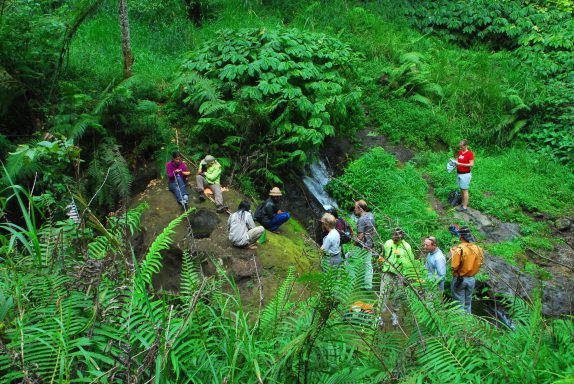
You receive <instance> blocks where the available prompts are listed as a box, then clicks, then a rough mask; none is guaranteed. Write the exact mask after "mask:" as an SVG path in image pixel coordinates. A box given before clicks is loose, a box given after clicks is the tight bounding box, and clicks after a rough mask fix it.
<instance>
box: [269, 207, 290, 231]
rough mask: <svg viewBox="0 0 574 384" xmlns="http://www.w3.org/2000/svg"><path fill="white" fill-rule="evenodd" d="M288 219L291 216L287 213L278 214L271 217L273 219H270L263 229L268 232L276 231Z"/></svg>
mask: <svg viewBox="0 0 574 384" xmlns="http://www.w3.org/2000/svg"><path fill="white" fill-rule="evenodd" d="M290 218H291V215H290V214H289V212H282V213H278V214H276V215H275V216H273V219H271V221H270V222H269V224H267V225H266V226H265V228H266V229H268V230H270V231H276V230H277V229H279V227H280V226H281V225H283V223H285V222H286V221H287V220H289V219H290Z"/></svg>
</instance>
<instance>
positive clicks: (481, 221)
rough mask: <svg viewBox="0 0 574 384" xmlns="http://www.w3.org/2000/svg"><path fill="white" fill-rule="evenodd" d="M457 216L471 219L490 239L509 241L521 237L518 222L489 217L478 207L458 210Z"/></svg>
mask: <svg viewBox="0 0 574 384" xmlns="http://www.w3.org/2000/svg"><path fill="white" fill-rule="evenodd" d="M455 217H458V218H460V219H463V220H465V221H469V222H471V223H472V224H474V225H475V226H476V229H477V230H478V231H479V232H481V233H482V234H483V235H485V236H486V239H487V240H488V241H492V242H501V241H509V240H513V239H516V238H517V237H520V225H519V224H516V223H503V222H501V221H500V220H498V219H496V218H494V217H489V216H487V215H485V214H484V213H482V212H480V211H477V210H476V209H472V208H468V211H467V212H456V213H455Z"/></svg>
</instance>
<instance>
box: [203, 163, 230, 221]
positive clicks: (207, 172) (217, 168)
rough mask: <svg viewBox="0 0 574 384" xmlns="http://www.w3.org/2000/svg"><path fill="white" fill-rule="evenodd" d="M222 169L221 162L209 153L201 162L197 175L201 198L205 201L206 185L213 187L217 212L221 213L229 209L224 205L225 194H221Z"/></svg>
mask: <svg viewBox="0 0 574 384" xmlns="http://www.w3.org/2000/svg"><path fill="white" fill-rule="evenodd" d="M221 171H222V169H221V164H219V162H218V161H217V160H215V157H213V156H211V155H207V156H205V158H204V159H203V160H201V162H200V163H199V168H198V169H197V176H195V182H196V186H197V192H198V193H199V200H200V201H205V192H204V190H205V188H206V187H209V189H211V191H212V192H213V197H214V199H215V207H216V209H217V212H220V213H221V212H225V210H226V209H227V207H226V206H225V205H223V195H222V194H221V184H220V178H221Z"/></svg>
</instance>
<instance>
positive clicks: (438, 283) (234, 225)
mask: <svg viewBox="0 0 574 384" xmlns="http://www.w3.org/2000/svg"><path fill="white" fill-rule="evenodd" d="M459 146H460V151H459V153H458V158H457V159H456V160H455V159H451V160H449V163H448V167H447V170H449V172H450V171H451V170H454V169H455V167H456V169H457V184H458V186H459V188H460V190H461V192H462V204H461V205H460V207H459V208H458V209H457V211H460V212H466V211H467V209H468V202H469V194H468V189H469V186H470V180H471V177H472V174H471V168H472V167H474V154H473V153H472V151H470V150H469V149H468V141H467V140H462V141H461V142H460V143H459ZM166 173H167V177H168V188H169V190H170V191H171V192H172V193H173V194H174V195H175V198H176V201H177V203H178V204H180V205H182V207H183V208H184V210H187V209H188V204H189V194H188V193H187V189H186V187H187V184H188V178H189V176H190V174H191V172H190V171H189V169H188V167H187V165H186V164H185V162H183V160H182V155H181V153H179V152H174V153H173V154H172V159H171V161H169V162H168V163H167V164H166ZM221 173H222V167H221V164H219V162H218V161H217V160H216V159H215V158H214V157H213V156H211V155H206V156H205V157H204V158H203V159H202V160H201V162H200V164H199V166H198V169H197V175H196V191H197V193H198V199H199V201H200V202H203V201H205V200H206V198H208V197H207V196H206V192H208V191H209V190H210V191H211V193H212V194H213V196H214V198H213V200H212V201H214V203H215V206H216V211H217V212H218V213H222V212H228V213H230V212H229V211H228V208H227V206H226V205H224V203H223V195H222V189H221V183H220V179H221ZM282 196H283V193H282V192H281V190H280V189H279V188H278V187H273V188H272V189H271V190H270V191H269V193H268V196H267V199H266V200H265V201H264V202H262V203H261V204H259V205H258V206H257V208H256V210H255V213H254V214H253V215H252V214H251V212H250V209H251V204H250V203H249V202H248V201H247V200H243V201H241V203H240V204H239V206H238V208H237V211H236V212H234V213H230V216H229V218H228V220H227V230H228V238H229V241H230V242H231V244H233V246H235V247H239V248H245V249H249V250H253V249H256V248H257V246H256V243H257V241H258V239H260V238H264V233H265V230H269V231H271V232H274V233H280V230H279V228H280V227H281V225H283V224H284V223H286V222H287V221H288V220H289V219H290V217H291V215H290V213H289V212H284V211H282V210H280V209H279V204H280V202H281V198H282ZM353 211H354V214H355V217H356V218H357V223H356V228H357V234H356V236H354V235H353V229H352V227H351V225H350V224H349V223H348V222H347V221H346V220H345V219H344V218H342V217H339V213H338V211H337V210H336V209H334V208H331V209H329V210H327V212H325V213H324V214H323V216H322V217H321V220H320V223H321V226H322V230H323V239H322V244H321V246H320V249H321V251H322V253H323V254H324V258H323V262H322V265H323V269H324V270H327V269H329V268H339V267H340V266H342V265H343V264H344V266H345V267H347V266H348V265H351V264H354V263H357V262H358V263H360V265H358V266H356V268H347V270H348V272H349V273H354V272H353V271H354V270H357V271H361V273H362V279H363V281H362V288H363V289H365V290H367V291H370V290H372V289H373V275H374V268H373V257H375V256H377V259H376V260H377V263H376V266H377V270H378V271H380V287H379V290H378V291H379V292H378V297H379V303H380V306H381V311H385V310H389V312H390V313H391V319H392V323H393V325H397V324H398V316H397V312H398V309H399V303H398V301H397V292H398V291H399V289H398V288H399V287H403V286H406V285H407V284H411V283H413V282H418V283H420V282H422V281H423V278H422V276H419V272H418V271H419V269H418V268H417V265H418V264H419V261H418V260H417V259H416V258H415V255H414V253H413V250H412V247H411V245H410V244H409V243H408V242H407V241H406V240H405V237H406V233H405V231H404V230H402V229H401V228H395V229H394V230H393V231H392V236H391V239H389V240H387V241H385V242H384V244H383V245H382V249H381V251H380V252H377V251H376V250H375V237H376V236H377V235H378V233H377V229H376V223H375V216H374V215H373V213H372V212H371V210H370V209H369V206H368V204H367V202H366V201H365V200H357V201H354V209H353ZM255 221H257V222H259V223H260V224H261V225H259V226H257V225H256V224H255ZM449 230H450V231H451V233H452V234H454V235H456V236H458V237H459V238H460V244H458V245H457V246H455V247H453V248H451V249H450V255H451V256H452V259H451V267H452V273H453V278H452V283H451V293H452V297H453V299H454V300H455V301H457V302H458V303H459V304H460V306H461V308H462V309H463V310H464V311H466V312H467V313H471V301H472V294H473V291H474V287H475V278H474V276H475V275H476V274H477V273H478V271H479V270H480V267H481V264H482V261H483V250H482V248H481V247H479V246H478V245H477V244H476V243H475V242H476V239H475V238H474V236H473V235H472V233H471V231H470V229H469V228H468V227H467V226H464V227H462V228H459V227H458V226H457V225H454V224H453V225H451V227H450V228H449ZM262 236H263V237H262ZM261 242H262V241H261ZM349 243H350V244H349ZM344 244H349V245H352V247H351V248H350V249H348V252H347V253H346V254H345V253H344V252H343V245H344ZM422 247H423V250H424V251H425V253H426V259H425V262H424V267H425V269H426V271H427V272H426V276H425V277H426V280H427V281H429V282H431V285H432V286H434V287H435V289H436V292H437V293H438V296H439V297H442V294H443V291H444V282H445V279H446V262H447V260H446V257H445V255H444V253H443V252H442V250H441V249H440V248H439V246H438V243H437V239H436V237H434V236H428V237H426V238H425V239H424V240H423V243H422Z"/></svg>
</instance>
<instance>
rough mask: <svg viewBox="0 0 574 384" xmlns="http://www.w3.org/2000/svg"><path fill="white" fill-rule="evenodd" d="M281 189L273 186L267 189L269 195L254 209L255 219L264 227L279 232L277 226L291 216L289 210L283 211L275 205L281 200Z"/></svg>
mask: <svg viewBox="0 0 574 384" xmlns="http://www.w3.org/2000/svg"><path fill="white" fill-rule="evenodd" d="M281 196H283V194H282V193H281V190H280V189H279V188H277V187H273V188H272V189H271V191H269V197H268V198H267V200H265V202H263V203H262V204H261V205H259V206H258V207H257V209H256V210H255V220H257V221H258V222H260V223H261V225H263V226H264V227H265V229H268V230H270V231H271V232H275V233H279V227H280V226H281V225H283V223H285V222H286V221H287V220H289V219H290V218H291V215H290V214H289V212H283V211H281V210H280V209H279V208H277V205H278V204H279V202H280V201H281Z"/></svg>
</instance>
